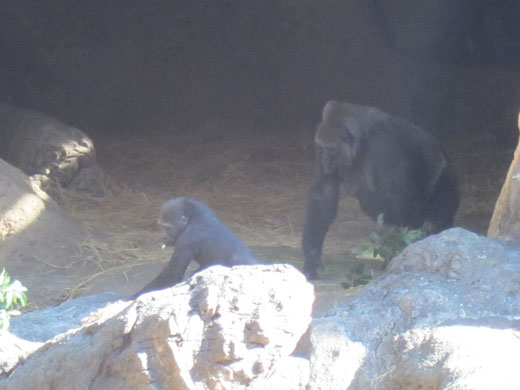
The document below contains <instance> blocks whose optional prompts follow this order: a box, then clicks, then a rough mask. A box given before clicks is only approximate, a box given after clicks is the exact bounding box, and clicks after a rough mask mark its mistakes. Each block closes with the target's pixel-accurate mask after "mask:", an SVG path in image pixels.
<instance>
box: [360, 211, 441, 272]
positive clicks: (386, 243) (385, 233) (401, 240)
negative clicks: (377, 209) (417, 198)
mask: <svg viewBox="0 0 520 390" xmlns="http://www.w3.org/2000/svg"><path fill="white" fill-rule="evenodd" d="M383 222H384V219H383V214H379V216H378V217H377V221H376V230H375V231H374V232H372V233H370V235H369V236H368V238H369V243H368V244H367V245H366V246H365V247H364V250H365V251H372V254H373V257H380V258H382V259H383V260H384V265H385V267H386V265H387V264H388V263H389V262H390V260H392V259H393V258H394V257H395V256H397V255H398V254H399V253H401V252H402V251H403V249H404V248H405V247H406V246H408V245H409V244H411V243H412V242H415V241H418V240H420V239H421V238H423V237H425V236H426V235H428V234H429V233H430V232H431V226H430V225H429V224H424V225H423V226H422V227H421V228H420V229H409V228H407V227H396V226H389V225H385V224H384V223H383Z"/></svg>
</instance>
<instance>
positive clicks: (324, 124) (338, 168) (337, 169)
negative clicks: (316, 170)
mask: <svg viewBox="0 0 520 390" xmlns="http://www.w3.org/2000/svg"><path fill="white" fill-rule="evenodd" d="M362 135H363V134H362V130H361V126H360V124H359V123H358V122H357V121H356V120H354V119H353V117H352V115H351V113H350V110H349V106H348V105H346V104H344V103H340V102H336V101H330V102H328V103H327V104H326V105H325V108H324V109H323V115H322V120H321V122H320V124H319V125H318V129H317V130H316V138H315V141H316V147H317V154H318V158H319V161H320V165H321V168H322V170H323V172H324V173H325V174H327V175H332V174H341V173H343V172H344V171H345V170H348V169H349V168H350V167H351V166H352V164H353V162H354V159H355V157H356V153H357V151H358V149H359V145H360V142H361V139H362Z"/></svg>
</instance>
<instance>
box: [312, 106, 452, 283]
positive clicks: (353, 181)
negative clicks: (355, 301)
mask: <svg viewBox="0 0 520 390" xmlns="http://www.w3.org/2000/svg"><path fill="white" fill-rule="evenodd" d="M315 140H316V157H317V165H318V166H317V173H316V179H315V182H314V185H313V186H312V187H311V189H310V190H309V193H308V195H307V215H306V218H305V225H304V228H303V253H304V256H305V263H304V266H303V271H304V273H305V275H306V276H307V278H308V279H313V278H315V277H316V271H317V269H318V268H320V267H322V265H321V251H322V246H323V241H324V239H325V235H326V234H327V231H328V229H329V227H330V225H331V224H332V221H333V220H334V218H335V216H336V213H337V206H338V199H339V186H340V183H343V185H344V187H345V189H346V192H347V193H348V194H349V195H352V196H355V197H356V198H358V200H359V204H360V206H361V209H362V210H363V211H364V212H365V213H366V214H368V215H369V216H370V217H371V218H373V219H375V218H377V216H378V215H379V214H381V213H383V214H384V221H385V223H387V224H391V225H397V226H407V227H410V228H418V227H420V226H422V225H423V224H424V223H425V222H429V223H430V224H431V226H432V228H433V230H434V231H440V230H442V229H445V228H448V227H450V226H452V224H453V216H454V215H455V212H456V211H457V208H458V206H459V191H458V184H457V178H456V176H455V173H454V172H453V169H452V166H451V164H450V162H449V160H448V158H447V156H446V154H445V152H444V150H443V149H442V148H441V146H440V145H439V143H438V142H437V140H436V139H435V138H434V137H433V136H432V135H431V134H429V133H428V132H426V131H425V130H423V129H421V128H420V127H417V126H414V125H412V124H410V123H408V122H406V121H404V120H402V119H399V118H395V117H392V116H390V115H389V114H387V113H385V112H382V111H380V110H378V109H376V108H373V107H366V106H359V105H355V104H350V103H341V102H337V101H330V102H328V103H327V104H326V105H325V108H324V109H323V116H322V121H321V122H320V124H319V125H318V129H317V131H316V139H315Z"/></svg>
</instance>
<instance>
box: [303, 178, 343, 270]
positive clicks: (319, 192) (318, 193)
mask: <svg viewBox="0 0 520 390" xmlns="http://www.w3.org/2000/svg"><path fill="white" fill-rule="evenodd" d="M339 184H340V179H339V176H337V175H325V174H324V173H323V172H322V171H321V170H318V174H317V177H316V181H315V183H314V185H313V186H312V187H311V189H310V190H309V192H308V194H307V213H306V216H305V224H304V226H303V254H304V257H305V262H304V264H303V273H304V274H305V276H306V277H307V279H314V278H315V277H316V270H317V269H318V268H320V267H321V250H322V247H323V241H324V240H325V235H326V234H327V231H328V230H329V227H330V225H331V224H332V222H333V221H334V218H335V217H336V213H337V210H338V198H339Z"/></svg>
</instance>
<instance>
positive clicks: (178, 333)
mask: <svg viewBox="0 0 520 390" xmlns="http://www.w3.org/2000/svg"><path fill="white" fill-rule="evenodd" d="M313 298H314V295H313V287H312V285H311V284H309V283H307V281H306V280H305V277H304V276H303V275H302V274H301V273H300V272H298V271H297V270H296V269H294V268H293V267H291V266H289V265H271V266H267V265H259V266H238V267H233V268H227V267H221V266H215V267H211V268H208V269H206V270H204V271H202V272H200V273H198V274H196V275H195V276H193V277H192V278H191V279H189V280H188V281H186V282H184V283H181V284H179V285H177V286H175V287H173V288H169V289H165V290H161V291H154V292H150V293H147V294H144V295H142V296H140V297H139V298H138V299H137V300H136V301H135V302H128V301H121V300H120V301H115V302H112V303H110V304H108V305H107V306H106V307H104V308H102V309H99V310H97V311H95V312H93V313H90V314H89V315H88V316H87V317H83V320H82V321H83V323H84V324H83V326H81V327H79V328H74V329H70V330H68V331H66V332H65V333H62V334H60V335H58V336H56V337H54V338H53V339H51V340H49V341H47V342H46V343H45V344H44V345H43V346H41V347H40V348H39V349H38V350H37V351H36V352H34V353H32V354H31V355H30V356H28V357H27V358H26V360H25V361H23V362H19V364H18V365H16V366H15V367H14V369H12V370H11V371H10V372H9V373H8V374H5V375H4V376H3V377H1V376H0V388H2V389H6V390H16V389H20V390H21V389H24V390H25V389H32V388H38V389H43V390H47V389H48V390H50V389H54V390H56V389H90V390H95V389H103V390H104V389H114V390H117V389H125V390H129V389H158V388H161V389H179V390H180V389H190V390H191V389H214V390H217V389H238V390H240V389H244V390H245V389H255V390H258V389H265V386H264V385H265V384H268V385H269V387H271V388H273V389H301V388H303V386H304V385H305V384H306V383H307V381H308V378H309V363H308V360H306V359H303V358H301V357H300V358H299V357H294V356H291V354H292V353H293V350H294V349H295V346H296V344H297V342H298V340H299V339H300V337H301V335H302V334H303V333H304V332H305V330H306V329H307V327H308V324H309V323H310V320H311V310H312V302H313ZM103 299H104V298H103ZM69 305H70V307H72V308H75V307H76V302H71V303H70V304H69ZM94 306H96V305H94ZM90 309H91V308H85V310H77V312H76V313H77V314H75V315H73V316H72V317H74V321H69V323H70V325H69V326H71V327H74V326H76V325H77V322H76V320H77V319H78V318H79V317H82V316H83V314H82V313H86V312H88V311H90ZM52 310H53V309H49V311H48V312H47V313H46V314H47V315H48V316H50V317H53V316H55V315H57V314H56V313H54V312H53V311H52ZM59 310H60V311H63V310H65V311H66V306H63V307H61V308H60V309H59ZM74 310H75V309H74ZM19 321H20V322H23V321H24V317H23V316H22V317H21V318H20V319H19ZM29 322H31V326H32V325H34V321H32V320H30V321H29ZM21 326H22V325H20V324H19V323H17V324H16V325H15V329H19V327H21ZM42 326H44V325H42ZM27 327H29V326H27ZM40 333H41V334H42V335H43V336H41V338H42V339H44V338H47V337H49V336H50V334H52V332H51V333H49V332H45V331H42V332H40ZM11 366H12V363H11Z"/></svg>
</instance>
